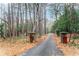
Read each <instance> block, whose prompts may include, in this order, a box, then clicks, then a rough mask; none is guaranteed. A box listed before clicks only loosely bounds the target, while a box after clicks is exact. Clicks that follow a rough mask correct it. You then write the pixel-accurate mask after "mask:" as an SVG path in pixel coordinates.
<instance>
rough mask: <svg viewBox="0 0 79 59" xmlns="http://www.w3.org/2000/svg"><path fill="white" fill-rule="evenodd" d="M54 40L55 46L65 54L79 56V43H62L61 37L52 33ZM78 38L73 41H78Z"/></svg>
mask: <svg viewBox="0 0 79 59" xmlns="http://www.w3.org/2000/svg"><path fill="white" fill-rule="evenodd" d="M53 38H54V41H55V42H56V45H57V47H58V48H59V49H60V50H61V51H62V52H63V53H64V55H65V56H79V48H78V47H79V44H77V45H76V46H75V45H74V44H73V45H71V43H69V42H68V43H67V44H63V43H61V38H60V37H58V36H57V35H55V34H54V35H53ZM78 41H79V40H76V41H75V42H78Z"/></svg>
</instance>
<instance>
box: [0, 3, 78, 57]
mask: <svg viewBox="0 0 79 59" xmlns="http://www.w3.org/2000/svg"><path fill="white" fill-rule="evenodd" d="M49 33H52V34H53V35H54V36H55V37H54V36H52V37H54V39H56V40H55V41H56V42H55V43H56V44H58V46H62V45H63V43H62V42H60V41H61V39H62V38H63V37H65V38H66V39H67V40H66V41H67V42H66V43H67V46H69V47H70V46H78V47H79V4H77V3H7V4H0V48H2V47H3V48H5V47H6V46H8V49H10V48H11V49H12V48H14V50H13V49H12V51H17V52H18V53H14V54H8V55H18V54H19V53H21V52H23V51H24V50H26V49H27V50H28V49H30V48H32V47H33V46H35V45H37V44H38V43H39V42H40V43H41V42H42V41H44V40H46V38H47V37H48V34H49ZM61 33H66V35H64V36H63V35H62V34H61ZM50 37H51V35H50ZM60 37H61V39H60ZM29 38H30V39H29ZM34 39H35V40H34ZM1 40H2V41H1ZM63 40H64V39H63ZM29 41H30V42H31V43H29ZM17 42H18V43H17ZM4 43H5V44H4ZM6 43H7V44H6ZM3 44H4V45H3ZM2 45H3V46H2ZM16 46H17V47H18V48H19V49H21V48H23V49H24V50H23V49H21V50H22V51H18V48H16ZM63 46H64V45H63ZM29 47H30V48H29ZM61 48H62V47H61ZM11 49H10V51H11ZM63 49H65V47H64V48H63ZM6 51H7V49H6ZM7 53H8V52H7ZM12 53H13V52H12Z"/></svg>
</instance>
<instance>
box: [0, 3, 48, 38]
mask: <svg viewBox="0 0 79 59" xmlns="http://www.w3.org/2000/svg"><path fill="white" fill-rule="evenodd" d="M46 5H47V4H41V3H40V4H39V3H9V4H1V7H0V10H1V14H0V16H1V17H0V28H1V30H0V34H1V37H4V38H6V37H10V38H11V39H13V38H14V37H15V36H20V35H22V36H25V35H26V36H27V34H28V33H30V32H35V33H36V34H37V35H43V34H46V33H47V31H46V20H47V18H46Z"/></svg>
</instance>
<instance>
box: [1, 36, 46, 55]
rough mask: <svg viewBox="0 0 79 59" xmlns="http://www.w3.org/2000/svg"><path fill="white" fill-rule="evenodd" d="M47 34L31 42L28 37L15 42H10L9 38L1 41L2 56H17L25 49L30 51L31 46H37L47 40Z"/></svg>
mask: <svg viewBox="0 0 79 59" xmlns="http://www.w3.org/2000/svg"><path fill="white" fill-rule="evenodd" d="M46 37H47V36H46V35H43V36H41V37H40V38H37V39H35V41H34V42H33V43H30V42H29V41H28V40H29V39H28V38H27V40H26V39H20V40H16V41H15V42H9V41H7V40H5V41H0V56H16V55H20V54H21V53H23V52H24V51H28V50H29V49H30V48H32V47H34V46H36V45H37V44H39V43H41V42H42V41H43V40H45V38H46Z"/></svg>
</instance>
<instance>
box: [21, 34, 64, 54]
mask: <svg viewBox="0 0 79 59" xmlns="http://www.w3.org/2000/svg"><path fill="white" fill-rule="evenodd" d="M63 55H64V54H63V53H62V51H60V50H59V49H58V48H57V47H56V44H55V43H54V41H53V39H52V34H48V38H47V40H45V41H44V42H42V43H41V44H39V45H37V46H35V47H33V48H31V49H30V50H28V51H27V52H24V53H23V54H22V55H21V56H63Z"/></svg>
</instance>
